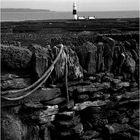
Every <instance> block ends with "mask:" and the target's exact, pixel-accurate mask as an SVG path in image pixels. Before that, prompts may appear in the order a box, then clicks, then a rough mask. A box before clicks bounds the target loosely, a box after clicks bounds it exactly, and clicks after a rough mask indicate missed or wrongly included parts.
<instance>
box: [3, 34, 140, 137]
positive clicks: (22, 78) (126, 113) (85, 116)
mask: <svg viewBox="0 0 140 140" xmlns="http://www.w3.org/2000/svg"><path fill="white" fill-rule="evenodd" d="M94 40H95V41H94V42H90V41H86V40H82V41H81V42H80V43H78V45H75V44H76V43H75V44H74V45H73V44H72V43H70V44H63V45H64V50H63V52H62V54H61V56H60V58H59V60H58V61H57V63H56V65H55V66H54V69H53V71H52V73H51V75H50V77H49V78H48V79H47V81H46V82H45V83H44V84H43V85H41V86H40V87H39V88H38V89H37V90H36V91H34V92H33V93H32V94H31V95H29V96H27V97H25V98H23V99H21V100H13V101H12V100H7V99H6V98H3V97H8V98H16V97H18V96H22V94H21V95H19V94H18V93H16V92H15V93H14V92H12V91H13V90H15V91H17V90H23V89H26V88H28V87H29V86H30V85H32V84H34V83H35V82H36V81H37V80H38V79H40V78H41V77H42V75H43V74H44V73H45V71H46V70H47V69H49V67H50V66H51V64H52V63H53V61H54V60H55V58H56V57H57V55H58V53H59V51H60V46H61V45H59V43H61V41H60V42H59V40H57V41H56V42H55V41H54V43H52V44H49V45H47V46H46V47H42V46H40V45H38V44H30V45H28V46H22V45H19V46H13V45H4V44H1V64H2V75H1V90H2V92H1V96H2V99H1V101H2V116H1V117H2V120H1V124H2V127H1V129H2V140H66V139H67V140H68V139H69V140H71V139H73V140H121V139H124V140H138V139H139V133H140V131H139V49H138V46H139V44H138V42H137V41H136V40H135V39H134V38H132V37H131V36H130V37H129V38H127V40H125V41H117V40H114V39H113V38H110V37H105V36H97V37H96V38H95V39H94ZM66 60H67V61H66ZM66 66H67V68H68V73H67V75H65V74H66ZM66 76H67V79H68V83H67V85H66V79H65V77H66ZM66 92H68V95H69V99H68V97H67V93H66Z"/></svg>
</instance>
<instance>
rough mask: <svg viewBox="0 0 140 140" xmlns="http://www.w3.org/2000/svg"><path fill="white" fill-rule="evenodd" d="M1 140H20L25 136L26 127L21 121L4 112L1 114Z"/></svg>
mask: <svg viewBox="0 0 140 140" xmlns="http://www.w3.org/2000/svg"><path fill="white" fill-rule="evenodd" d="M1 121H2V122H1V130H2V140H22V138H25V137H26V135H27V127H26V126H25V125H23V123H22V122H21V120H20V119H19V118H18V117H16V116H14V115H12V114H8V113H6V112H2V120H1Z"/></svg>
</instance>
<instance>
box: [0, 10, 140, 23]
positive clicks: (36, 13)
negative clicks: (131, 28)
mask: <svg viewBox="0 0 140 140" xmlns="http://www.w3.org/2000/svg"><path fill="white" fill-rule="evenodd" d="M78 16H85V17H87V16H95V17H96V18H139V11H78ZM50 19H73V15H72V12H71V11H67V12H66V11H65V12H64V11H51V10H49V9H28V8H26V9H23V8H18V9H15V8H2V9H1V21H24V20H50Z"/></svg>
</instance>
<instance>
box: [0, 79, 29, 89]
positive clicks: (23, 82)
mask: <svg viewBox="0 0 140 140" xmlns="http://www.w3.org/2000/svg"><path fill="white" fill-rule="evenodd" d="M29 85H31V79H30V78H14V79H9V80H4V81H3V80H2V81H1V89H2V90H10V89H22V88H26V87H28V86H29Z"/></svg>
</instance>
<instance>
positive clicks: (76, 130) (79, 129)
mask: <svg viewBox="0 0 140 140" xmlns="http://www.w3.org/2000/svg"><path fill="white" fill-rule="evenodd" d="M83 129H84V128H83V124H82V123H79V124H78V125H76V126H75V127H73V128H72V131H73V133H74V134H78V135H81V134H82V132H83Z"/></svg>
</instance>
